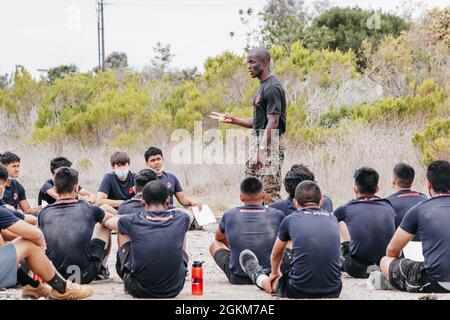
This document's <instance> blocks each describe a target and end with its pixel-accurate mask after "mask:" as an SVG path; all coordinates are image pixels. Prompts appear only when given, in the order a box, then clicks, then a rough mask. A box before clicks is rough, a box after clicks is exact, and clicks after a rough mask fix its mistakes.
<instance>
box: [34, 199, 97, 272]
mask: <svg viewBox="0 0 450 320" xmlns="http://www.w3.org/2000/svg"><path fill="white" fill-rule="evenodd" d="M104 218H105V213H104V212H103V210H102V209H100V208H99V207H96V206H93V205H91V204H89V203H87V202H85V201H82V200H77V199H63V200H60V201H57V202H55V203H53V204H50V205H48V206H46V207H45V208H44V209H42V211H41V212H40V213H39V216H38V220H39V226H40V228H41V230H42V232H43V233H44V237H45V241H46V242H47V251H46V254H47V256H48V257H49V259H50V260H51V261H52V262H53V265H54V266H55V268H56V270H58V272H60V273H61V274H63V275H65V274H67V273H69V274H70V270H68V267H70V266H78V267H80V269H81V270H82V269H84V268H85V267H86V266H87V265H88V264H89V263H90V260H91V249H90V244H91V239H92V235H93V233H94V227H95V225H96V224H97V223H101V222H102V221H103V219H104ZM68 271H69V272H68Z"/></svg>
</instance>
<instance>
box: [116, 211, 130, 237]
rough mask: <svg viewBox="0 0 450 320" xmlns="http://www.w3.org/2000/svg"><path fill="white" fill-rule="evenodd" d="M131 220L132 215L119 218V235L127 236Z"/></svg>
mask: <svg viewBox="0 0 450 320" xmlns="http://www.w3.org/2000/svg"><path fill="white" fill-rule="evenodd" d="M131 219H133V215H125V216H121V217H120V218H119V222H118V225H119V233H120V234H129V233H130V229H131Z"/></svg>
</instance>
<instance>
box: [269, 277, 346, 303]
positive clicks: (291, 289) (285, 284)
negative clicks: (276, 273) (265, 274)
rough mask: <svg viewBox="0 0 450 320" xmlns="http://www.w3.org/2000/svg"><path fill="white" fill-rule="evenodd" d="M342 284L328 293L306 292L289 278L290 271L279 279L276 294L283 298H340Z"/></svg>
mask: <svg viewBox="0 0 450 320" xmlns="http://www.w3.org/2000/svg"><path fill="white" fill-rule="evenodd" d="M341 290H342V285H341V287H339V289H338V290H336V291H334V292H327V293H315V294H312V293H304V292H302V291H301V290H299V289H298V288H297V287H295V286H294V285H293V284H292V283H291V280H290V278H289V272H285V273H283V275H282V276H281V278H280V279H278V290H277V292H276V294H275V295H276V296H279V297H282V298H291V299H323V298H328V299H333V298H339V295H340V294H341Z"/></svg>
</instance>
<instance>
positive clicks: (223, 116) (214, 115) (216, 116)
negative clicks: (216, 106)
mask: <svg viewBox="0 0 450 320" xmlns="http://www.w3.org/2000/svg"><path fill="white" fill-rule="evenodd" d="M209 117H210V118H211V119H213V120H217V121H219V122H226V123H232V122H233V116H231V115H229V114H227V113H219V112H211V114H210V115H209Z"/></svg>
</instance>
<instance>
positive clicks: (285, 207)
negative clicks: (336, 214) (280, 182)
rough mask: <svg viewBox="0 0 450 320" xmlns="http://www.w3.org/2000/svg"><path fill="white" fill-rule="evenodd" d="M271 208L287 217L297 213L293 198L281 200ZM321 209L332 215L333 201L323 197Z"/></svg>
mask: <svg viewBox="0 0 450 320" xmlns="http://www.w3.org/2000/svg"><path fill="white" fill-rule="evenodd" d="M269 207H271V208H275V209H278V210H280V211H283V212H284V214H285V215H286V216H288V215H290V214H291V213H292V212H294V211H297V208H296V207H295V205H294V200H293V199H292V198H287V199H284V200H279V201H277V202H274V203H272V204H270V205H269ZM320 208H321V209H324V210H326V211H328V212H331V213H332V212H333V201H331V199H330V198H329V197H327V196H323V203H322V206H321V207H320Z"/></svg>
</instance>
